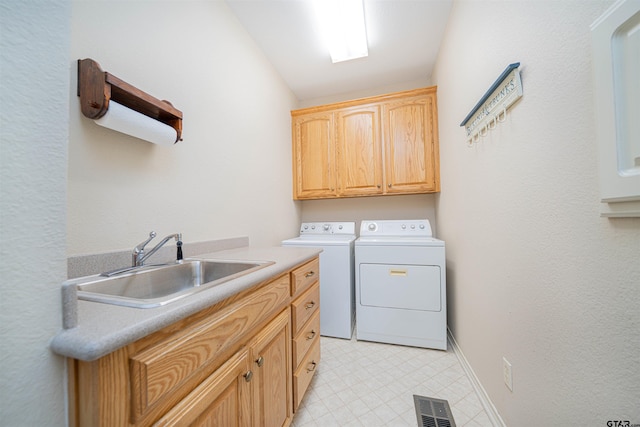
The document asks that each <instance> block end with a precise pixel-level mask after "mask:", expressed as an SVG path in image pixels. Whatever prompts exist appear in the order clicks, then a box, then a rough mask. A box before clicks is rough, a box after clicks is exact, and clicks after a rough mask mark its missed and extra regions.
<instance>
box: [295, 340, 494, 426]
mask: <svg viewBox="0 0 640 427" xmlns="http://www.w3.org/2000/svg"><path fill="white" fill-rule="evenodd" d="M320 339H321V342H320V346H321V352H322V353H321V354H322V358H321V362H320V364H319V365H318V370H317V372H316V375H315V376H314V379H313V380H312V382H311V385H310V386H309V389H308V391H307V394H306V395H305V397H304V399H303V401H302V403H301V404H300V408H299V409H298V411H297V412H296V414H295V416H294V417H293V424H292V425H293V426H294V427H330V426H339V427H351V426H370V427H378V426H380V427H382V426H398V427H401V426H412V427H415V426H417V425H418V422H417V419H416V412H415V408H414V404H413V395H414V394H417V395H420V396H426V397H433V398H436V399H446V400H447V401H448V402H449V406H450V407H451V411H452V412H453V417H454V420H455V422H456V425H457V426H458V427H478V426H483V427H492V424H491V421H490V419H489V418H488V417H487V414H486V412H485V411H484V409H483V407H482V405H481V403H480V400H479V399H478V396H477V394H476V393H475V391H474V390H473V387H472V386H471V382H470V381H469V379H468V378H467V375H466V374H465V372H464V370H463V368H462V366H461V365H460V362H459V361H458V358H457V357H456V355H455V353H454V352H453V351H452V350H451V349H449V350H448V351H440V350H428V349H421V348H414V347H405V346H398V345H390V344H380V343H371V342H365V341H356V340H355V339H352V340H350V341H349V340H343V339H337V338H328V337H321V338H320Z"/></svg>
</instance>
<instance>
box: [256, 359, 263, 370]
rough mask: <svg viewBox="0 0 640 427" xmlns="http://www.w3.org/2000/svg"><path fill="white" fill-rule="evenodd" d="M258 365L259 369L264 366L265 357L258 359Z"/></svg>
mask: <svg viewBox="0 0 640 427" xmlns="http://www.w3.org/2000/svg"><path fill="white" fill-rule="evenodd" d="M256 364H257V365H258V368H262V365H264V357H262V356H260V357H258V359H257V360H256Z"/></svg>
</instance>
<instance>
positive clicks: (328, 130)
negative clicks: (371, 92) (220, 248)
mask: <svg viewBox="0 0 640 427" xmlns="http://www.w3.org/2000/svg"><path fill="white" fill-rule="evenodd" d="M291 117H292V129H293V159H294V160H293V163H294V167H293V181H294V189H293V190H294V191H293V197H294V199H297V200H303V199H322V198H339V197H360V196H380V195H387V194H389V195H390V194H417V193H433V192H438V191H440V171H439V168H440V162H439V146H438V117H437V101H436V87H435V86H434V87H429V88H423V89H415V90H411V91H405V92H397V93H392V94H387V95H381V96H376V97H370V98H363V99H359V100H353V101H346V102H340V103H336V104H328V105H322V106H318V107H310V108H305V109H302V110H294V111H292V112H291Z"/></svg>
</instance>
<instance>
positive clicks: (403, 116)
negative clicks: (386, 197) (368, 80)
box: [383, 94, 440, 193]
mask: <svg viewBox="0 0 640 427" xmlns="http://www.w3.org/2000/svg"><path fill="white" fill-rule="evenodd" d="M436 114H437V112H436V105H435V95H432V94H429V95H425V96H419V97H414V98H408V99H404V100H398V101H390V102H388V103H385V104H384V105H383V116H384V119H383V121H384V126H385V131H384V133H385V178H386V188H385V191H386V193H418V192H427V191H439V190H440V188H439V180H438V179H437V177H438V176H439V173H438V171H437V169H438V168H439V163H438V160H437V159H438V153H437V141H436V138H437V135H438V130H437V117H436Z"/></svg>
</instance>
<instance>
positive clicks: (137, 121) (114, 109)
mask: <svg viewBox="0 0 640 427" xmlns="http://www.w3.org/2000/svg"><path fill="white" fill-rule="evenodd" d="M94 121H95V122H96V123H97V124H99V125H100V126H104V127H106V128H109V129H113V130H115V131H118V132H121V133H124V134H127V135H131V136H135V137H136V138H140V139H143V140H145V141H149V142H152V143H154V144H158V145H173V144H175V142H176V139H177V137H178V134H177V132H176V130H175V129H174V128H172V127H171V126H169V125H166V124H164V123H162V122H159V121H158V120H155V119H152V118H151V117H148V116H145V115H144V114H142V113H138V112H137V111H135V110H132V109H130V108H127V107H125V106H124V105H121V104H118V103H117V102H114V101H113V100H111V101H109V109H108V110H107V113H106V114H105V115H104V116H102V117H100V118H99V119H97V120H94Z"/></svg>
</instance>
